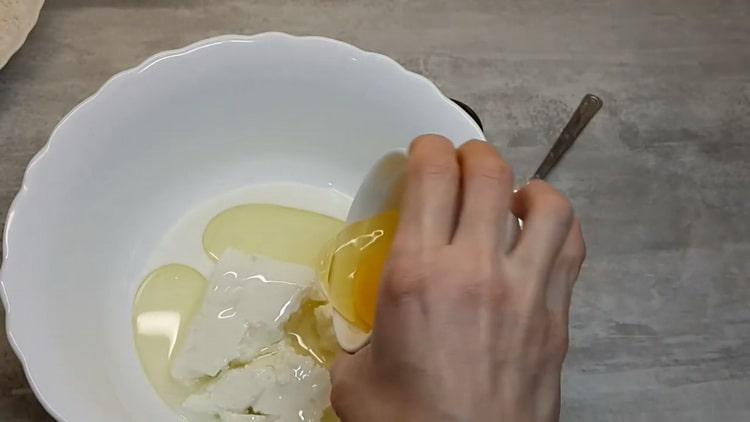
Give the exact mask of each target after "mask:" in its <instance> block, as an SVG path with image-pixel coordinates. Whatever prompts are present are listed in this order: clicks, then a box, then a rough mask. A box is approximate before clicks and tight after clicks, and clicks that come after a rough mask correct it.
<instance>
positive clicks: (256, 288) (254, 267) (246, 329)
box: [172, 249, 315, 383]
mask: <svg viewBox="0 0 750 422" xmlns="http://www.w3.org/2000/svg"><path fill="white" fill-rule="evenodd" d="M314 282H315V273H314V271H313V270H312V269H310V268H308V267H304V266H301V265H296V264H290V263H286V262H281V261H277V260H274V259H271V258H268V257H263V256H257V255H252V256H248V255H245V254H243V253H242V252H239V251H236V250H231V249H230V250H227V251H226V252H225V253H224V254H223V255H222V257H221V259H220V260H219V263H218V264H217V266H216V270H215V271H214V273H213V275H212V276H211V278H210V280H209V285H208V287H207V290H206V294H205V297H204V300H203V304H202V307H201V309H200V311H199V312H198V314H197V315H196V316H195V317H194V318H193V319H192V321H191V322H190V327H189V328H188V332H187V335H186V338H185V340H184V342H183V344H182V345H181V347H179V348H178V351H177V354H176V356H175V359H174V362H173V364H172V376H173V377H174V378H175V379H177V380H180V381H182V382H185V383H193V382H195V381H197V380H199V379H200V378H203V377H206V376H209V377H213V376H216V375H217V374H218V373H219V372H220V371H221V370H222V369H224V368H225V367H227V366H228V365H229V364H230V363H232V364H242V363H246V362H250V361H251V360H252V359H253V358H255V357H256V356H258V355H260V354H262V353H264V352H265V351H266V350H267V349H268V348H269V346H272V345H274V344H275V343H278V342H279V341H281V340H282V339H283V338H284V332H283V330H282V327H283V324H284V323H285V322H286V321H287V319H289V315H290V314H292V313H293V312H295V311H296V310H297V309H298V308H299V306H300V304H301V302H302V300H303V299H304V298H305V296H306V295H307V292H308V291H309V289H310V287H311V286H312V285H313V284H314Z"/></svg>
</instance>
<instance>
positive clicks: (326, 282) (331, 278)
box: [320, 211, 398, 332]
mask: <svg viewBox="0 0 750 422" xmlns="http://www.w3.org/2000/svg"><path fill="white" fill-rule="evenodd" d="M397 225H398V212H396V211H386V212H383V213H380V214H377V215H375V216H374V217H372V218H369V219H367V220H362V221H358V222H355V223H352V224H350V225H348V226H347V227H345V228H344V229H343V230H342V231H341V232H340V233H339V234H338V235H337V236H336V237H335V238H334V239H333V241H331V242H330V243H329V245H328V246H327V247H326V248H324V251H323V256H322V258H321V268H320V273H321V274H320V279H321V280H322V282H323V287H324V289H325V290H326V294H327V295H328V299H329V301H330V302H331V305H332V306H333V307H334V308H335V309H336V311H338V313H339V314H341V316H343V317H344V318H345V319H346V320H348V321H349V322H350V323H352V324H353V325H355V326H356V327H358V328H359V329H361V330H363V331H365V332H367V331H370V330H372V326H373V321H374V319H375V306H376V305H377V299H378V287H379V285H380V275H381V272H382V269H383V264H384V263H385V259H386V258H387V257H388V253H389V251H390V248H391V243H392V242H393V236H394V234H395V231H396V226H397Z"/></svg>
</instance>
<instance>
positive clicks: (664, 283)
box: [0, 0, 750, 421]
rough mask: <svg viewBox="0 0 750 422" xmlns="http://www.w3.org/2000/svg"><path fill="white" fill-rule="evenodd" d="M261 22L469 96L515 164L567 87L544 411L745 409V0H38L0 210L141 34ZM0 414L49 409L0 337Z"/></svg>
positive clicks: (630, 416) (4, 79)
mask: <svg viewBox="0 0 750 422" xmlns="http://www.w3.org/2000/svg"><path fill="white" fill-rule="evenodd" d="M268 30H278V31H285V32H290V33H294V34H317V35H324V36H329V37H333V38H338V39H341V40H344V41H346V42H349V43H352V44H355V45H357V46H359V47H362V48H364V49H368V50H374V51H378V52H381V53H384V54H386V55H389V56H391V57H393V58H395V59H396V60H397V61H399V62H400V63H402V64H403V65H404V66H406V67H407V68H409V69H411V70H413V71H415V72H419V73H421V74H424V75H426V76H427V77H429V78H430V79H432V80H433V81H435V82H436V83H437V84H438V85H439V86H440V87H441V88H442V89H443V91H444V92H445V93H446V94H448V95H450V96H453V97H456V98H459V99H462V100H463V101H465V102H466V103H468V104H469V105H471V106H472V107H473V108H474V109H475V110H476V111H477V112H478V113H479V115H480V116H481V117H482V119H483V121H484V123H485V128H486V133H487V137H488V139H490V140H492V142H494V143H495V144H496V145H497V146H498V147H499V148H500V149H501V151H502V152H503V153H504V154H505V155H506V157H507V158H508V160H509V161H510V162H511V163H512V164H514V166H515V169H516V172H517V173H518V174H519V175H527V174H529V173H530V172H531V171H533V169H534V167H535V165H536V164H537V163H538V162H539V161H540V160H541V158H542V157H543V155H544V153H545V150H546V148H547V147H548V146H549V144H550V143H551V140H552V139H554V137H555V136H556V135H557V133H558V132H559V130H560V128H561V127H562V125H563V124H564V122H565V120H566V118H567V116H568V115H569V114H570V112H571V111H572V109H573V107H575V105H576V104H577V103H578V101H579V100H580V98H581V96H582V95H583V94H584V93H586V92H593V93H596V94H599V95H600V96H601V97H602V98H603V99H604V102H605V108H604V109H603V111H602V112H601V113H600V114H599V116H598V117H597V118H596V119H595V121H594V122H593V123H592V125H591V126H590V127H589V128H588V129H587V130H586V132H585V133H584V135H583V137H582V138H581V140H580V141H579V143H578V144H577V145H576V147H574V149H573V150H571V153H570V154H569V156H568V157H567V158H566V159H565V160H564V161H563V163H562V164H561V167H560V168H558V170H557V171H556V172H555V173H553V175H552V177H551V182H552V183H554V184H555V185H556V186H558V187H559V188H560V189H561V190H563V191H564V192H566V193H567V194H568V195H569V196H570V197H571V199H572V201H573V203H574V204H575V206H576V208H577V211H578V213H579V215H580V218H581V220H582V222H583V226H584V232H585V235H586V239H587V243H588V246H589V257H588V261H587V263H586V265H585V267H584V270H583V273H582V276H581V279H580V282H579V284H578V287H577V291H576V294H575V298H574V313H573V318H572V331H571V336H572V344H571V349H570V354H569V356H568V360H567V363H566V367H565V383H564V393H563V396H564V404H563V406H564V409H563V418H564V419H565V420H570V421H578V420H586V421H590V420H608V421H611V420H628V421H641V420H642V421H661V420H675V421H705V420H716V421H730V420H735V421H740V420H750V279H749V276H748V274H749V273H750V264H749V263H750V189H749V188H748V182H749V181H750V2H748V1H747V0H735V1H731V0H727V1H709V0H662V1H653V0H607V1H604V0H603V1H597V0H588V1H574V0H563V1H543V0H518V1H493V0H487V1H476V0H471V1H469V0H467V1H453V2H448V1H428V0H419V1H395V0H383V1H377V2H374V1H368V0H357V1H351V2H344V1H331V0H306V1H292V0H283V1H271V0H268V1H258V2H248V1H241V0H234V1H233V0H221V1H211V2H209V1H202V0H153V1H145V0H140V1H139V0H130V1H128V0H99V1H94V0H49V1H48V2H47V5H46V6H45V8H44V9H43V11H42V14H41V17H40V20H39V24H38V26H37V27H36V29H34V31H33V32H32V33H31V35H30V37H29V39H28V42H27V43H26V45H25V46H24V47H23V48H22V50H21V51H20V52H19V53H18V54H17V55H16V56H15V57H14V58H12V59H11V61H10V62H9V63H8V65H7V66H6V67H5V68H4V69H2V70H0V217H1V218H2V219H3V220H4V218H5V214H6V210H7V208H8V206H9V204H10V201H11V199H12V197H13V195H15V192H16V190H17V189H18V187H19V185H20V183H21V177H22V174H23V170H24V168H25V166H26V164H27V162H28V161H29V159H30V158H31V156H32V155H33V154H34V153H35V152H36V151H37V150H38V149H39V148H40V147H41V146H42V145H43V144H44V142H45V141H46V140H47V138H48V136H49V134H50V132H51V130H52V128H53V127H54V125H55V124H56V123H57V121H58V120H59V119H60V118H61V117H62V116H63V115H64V114H65V113H66V112H67V111H68V110H70V109H71V108H72V107H73V106H74V105H76V104H77V103H78V102H80V101H81V100H83V99H84V98H85V97H87V96H88V95H90V94H91V93H93V92H94V91H95V90H96V89H97V88H98V87H99V86H100V85H101V84H102V83H103V82H104V81H105V80H106V79H107V78H109V77H110V76H111V75H112V74H114V73H116V72H118V71H120V70H122V69H125V68H128V67H132V66H134V65H136V64H138V63H139V62H141V61H142V60H144V59H145V58H146V57H148V56H149V55H151V54H153V53H155V52H158V51H160V50H165V49H172V48H176V47H181V46H184V45H186V44H188V43H191V42H193V41H196V40H199V39H201V38H205V37H209V36H213V35H218V34H224V33H243V34H244V33H248V34H249V33H256V32H262V31H268ZM0 420H3V421H44V420H50V418H49V417H48V416H46V414H45V413H44V411H43V410H41V408H40V406H39V405H38V404H37V402H36V400H35V399H34V397H33V395H32V394H31V391H30V390H29V389H28V387H27V384H26V382H25V380H24V378H23V375H22V370H21V367H20V365H19V363H18V361H17V359H16V358H15V356H14V355H13V353H12V351H11V350H10V348H9V346H8V343H7V341H6V340H5V338H4V337H3V338H2V339H0Z"/></svg>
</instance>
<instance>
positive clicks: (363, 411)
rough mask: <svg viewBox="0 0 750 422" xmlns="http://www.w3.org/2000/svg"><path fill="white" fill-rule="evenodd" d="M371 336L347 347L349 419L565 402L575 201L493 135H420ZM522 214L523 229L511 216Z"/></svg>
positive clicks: (343, 389)
mask: <svg viewBox="0 0 750 422" xmlns="http://www.w3.org/2000/svg"><path fill="white" fill-rule="evenodd" d="M408 167H409V169H408V176H407V185H406V192H405V194H404V198H403V201H402V207H401V211H400V221H399V226H398V230H397V232H396V235H395V238H394V241H393V245H392V247H391V253H390V256H389V258H388V260H387V262H386V264H385V267H384V269H383V278H382V280H381V285H380V293H379V296H378V306H377V315H376V319H375V327H374V330H373V334H372V341H371V343H370V345H368V346H367V347H365V348H364V349H362V350H360V351H359V352H357V353H356V354H354V355H346V356H341V357H340V358H339V359H338V360H337V361H336V362H335V364H334V368H333V370H332V382H333V392H332V403H333V406H334V409H335V410H336V413H337V414H338V415H339V417H340V418H341V419H342V420H343V421H344V422H350V421H354V422H368V421H376V422H382V421H389V422H390V421H409V422H417V421H550V420H557V419H558V417H559V410H560V371H561V368H562V363H563V360H564V358H565V354H566V351H567V346H568V313H569V307H570V298H571V293H572V290H573V284H574V282H575V280H576V278H577V277H578V272H579V270H580V266H581V263H582V262H583V259H584V255H585V247H584V243H583V237H582V234H581V229H580V225H579V223H578V221H577V219H576V218H575V216H574V214H573V210H572V208H571V205H570V202H569V201H568V200H567V199H565V197H563V196H562V195H561V194H560V193H558V192H557V191H556V190H555V189H553V188H552V187H551V186H550V185H548V184H547V183H545V182H542V181H532V182H530V183H529V184H527V185H526V186H524V187H523V188H521V189H520V190H519V191H517V192H515V193H514V192H513V187H512V184H513V176H512V171H511V168H510V167H509V166H508V164H506V163H505V162H504V161H503V159H502V158H501V157H500V155H498V154H497V152H496V151H495V150H494V148H493V147H492V146H491V145H489V144H488V143H484V142H480V141H470V142H467V143H465V144H464V145H462V146H461V147H460V148H459V149H458V150H456V149H454V147H453V145H452V144H451V143H450V142H449V141H448V140H446V139H445V138H442V137H440V136H436V135H424V136H420V137H418V138H417V139H415V140H414V142H413V143H412V145H411V148H410V152H409V164H408ZM511 215H515V216H516V217H518V218H519V219H521V220H522V221H523V230H521V232H520V234H519V236H518V238H517V240H516V241H515V242H513V241H512V240H510V239H511V238H512V236H509V233H507V231H508V230H509V228H508V225H507V224H506V222H507V221H508V219H509V218H510V216H511Z"/></svg>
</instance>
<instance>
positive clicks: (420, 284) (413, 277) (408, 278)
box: [381, 254, 426, 300]
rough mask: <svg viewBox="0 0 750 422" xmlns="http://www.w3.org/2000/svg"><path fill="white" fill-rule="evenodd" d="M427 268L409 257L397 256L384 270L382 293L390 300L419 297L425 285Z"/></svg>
mask: <svg viewBox="0 0 750 422" xmlns="http://www.w3.org/2000/svg"><path fill="white" fill-rule="evenodd" d="M425 278H426V270H425V267H424V266H422V265H420V264H419V263H417V262H416V261H415V260H412V259H411V258H409V256H408V255H403V254H399V255H395V256H393V257H392V258H391V259H390V260H389V262H387V263H386V265H385V268H384V269H383V280H382V282H381V293H382V294H383V295H384V296H385V297H388V298H390V299H397V300H398V299H404V298H407V297H411V296H416V295H419V294H420V293H421V292H422V291H423V289H424V285H425Z"/></svg>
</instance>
